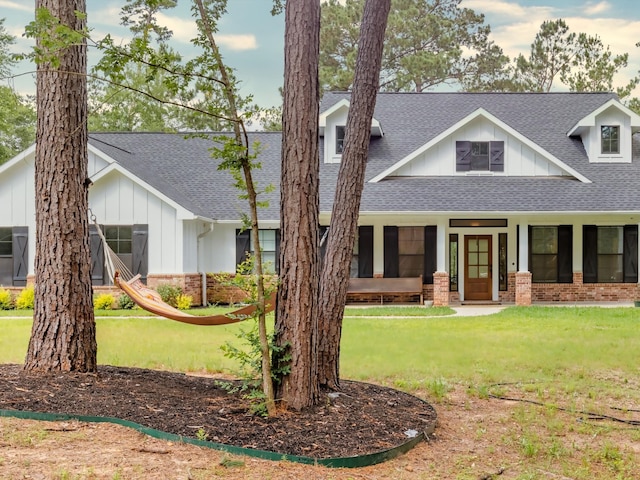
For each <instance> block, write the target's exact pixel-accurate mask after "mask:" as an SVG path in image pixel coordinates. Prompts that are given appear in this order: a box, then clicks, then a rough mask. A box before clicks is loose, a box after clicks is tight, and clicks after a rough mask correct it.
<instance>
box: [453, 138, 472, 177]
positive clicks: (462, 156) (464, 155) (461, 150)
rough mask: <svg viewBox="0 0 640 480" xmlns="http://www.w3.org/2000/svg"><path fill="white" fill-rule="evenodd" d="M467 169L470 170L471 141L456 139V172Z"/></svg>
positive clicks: (466, 170)
mask: <svg viewBox="0 0 640 480" xmlns="http://www.w3.org/2000/svg"><path fill="white" fill-rule="evenodd" d="M469 170H471V142H470V141H467V140H458V141H456V172H468V171H469Z"/></svg>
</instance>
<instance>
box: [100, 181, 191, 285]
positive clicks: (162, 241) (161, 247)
mask: <svg viewBox="0 0 640 480" xmlns="http://www.w3.org/2000/svg"><path fill="white" fill-rule="evenodd" d="M89 205H90V207H91V210H92V211H93V213H94V215H95V216H96V218H97V221H98V223H99V224H101V225H135V224H143V225H148V226H149V243H148V261H149V272H150V273H154V274H160V273H176V272H182V271H183V253H184V250H183V238H182V237H183V235H182V234H183V225H182V223H183V221H182V220H179V219H178V215H177V211H176V208H174V207H173V206H172V205H169V204H168V203H167V202H165V201H164V200H162V199H161V198H159V197H157V196H156V195H154V194H153V193H151V192H149V191H148V190H146V189H145V188H144V187H142V186H140V185H139V184H137V183H135V182H134V181H133V180H132V179H130V178H128V177H125V176H124V175H122V174H121V173H120V172H117V171H113V172H110V173H109V174H107V175H105V176H104V177H102V178H100V180H99V181H98V182H96V183H95V184H94V185H93V186H92V187H91V189H90V190H89Z"/></svg>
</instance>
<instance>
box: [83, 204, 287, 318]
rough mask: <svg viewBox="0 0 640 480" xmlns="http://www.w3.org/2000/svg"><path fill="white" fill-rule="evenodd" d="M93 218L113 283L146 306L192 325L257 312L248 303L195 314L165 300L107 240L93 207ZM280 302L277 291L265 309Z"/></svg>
mask: <svg viewBox="0 0 640 480" xmlns="http://www.w3.org/2000/svg"><path fill="white" fill-rule="evenodd" d="M89 212H90V214H91V217H90V218H91V221H92V222H93V224H94V225H95V227H96V230H97V232H98V235H99V236H100V240H101V241H102V246H103V250H104V258H105V266H106V269H107V274H108V275H109V278H111V280H112V281H113V284H114V285H115V286H117V287H118V288H119V289H120V290H122V291H123V292H124V293H126V294H127V295H128V296H129V298H131V300H133V302H134V303H135V304H136V305H138V306H139V307H140V308H142V309H143V310H146V311H148V312H151V313H154V314H156V315H159V316H161V317H164V318H168V319H170V320H176V321H178V322H183V323H188V324H191V325H205V326H212V325H228V324H230V323H237V322H241V321H243V320H246V319H247V318H251V317H253V316H254V315H255V312H256V310H257V308H258V307H257V305H247V306H246V307H242V308H240V309H237V310H234V311H233V312H229V313H225V314H218V315H203V316H200V315H191V314H188V313H186V312H184V311H182V310H178V309H177V308H174V307H172V306H171V305H169V304H167V303H165V302H164V301H163V300H162V297H161V296H160V294H159V293H158V292H156V291H155V290H153V289H151V288H149V287H147V286H146V285H145V284H144V283H142V281H141V280H140V275H134V274H133V273H132V272H131V271H130V270H129V268H128V267H127V266H126V264H125V263H124V262H123V261H122V260H121V259H120V257H118V254H117V253H116V252H114V251H113V249H111V247H110V246H109V244H108V243H107V239H106V238H105V236H104V234H103V233H102V229H101V228H100V225H98V222H97V219H96V216H95V215H94V214H93V212H91V210H89ZM275 303H276V294H275V292H274V293H272V294H271V296H270V297H269V298H268V299H267V301H266V302H265V313H269V312H271V311H273V310H274V308H275Z"/></svg>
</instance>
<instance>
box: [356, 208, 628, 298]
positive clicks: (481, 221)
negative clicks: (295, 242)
mask: <svg viewBox="0 0 640 480" xmlns="http://www.w3.org/2000/svg"><path fill="white" fill-rule="evenodd" d="M638 223H639V219H638V218H637V216H633V215H628V214H619V215H586V214H582V215H579V214H576V215H572V216H567V215H549V214H545V215H536V214H534V213H529V214H527V215H513V214H510V215H500V214H495V215H493V214H492V215H487V216H486V217H476V218H472V217H471V215H469V216H462V215H457V216H455V217H454V216H452V215H450V216H426V215H424V216H422V215H405V216H404V217H401V216H399V215H395V216H393V218H384V219H383V218H380V217H377V218H373V217H368V216H367V215H361V218H360V225H361V228H360V232H364V234H361V235H360V238H359V239H358V241H357V246H356V251H355V253H354V261H353V264H354V268H353V270H352V276H372V277H393V276H398V277H403V276H414V277H415V276H418V275H423V278H424V284H423V296H424V299H425V300H426V301H432V302H433V305H435V306H445V305H452V306H454V305H461V304H468V303H471V302H473V303H494V304H496V303H502V304H515V305H531V304H534V303H535V304H538V303H550V302H563V303H611V302H627V303H628V302H633V301H634V300H636V299H638V298H640V285H639V284H638V250H639V248H638V246H639V241H638ZM363 227H364V228H363Z"/></svg>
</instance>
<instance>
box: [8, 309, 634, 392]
mask: <svg viewBox="0 0 640 480" xmlns="http://www.w3.org/2000/svg"><path fill="white" fill-rule="evenodd" d="M421 310H422V311H423V312H427V311H429V310H431V309H427V308H422V309H421ZM395 311H396V312H399V313H397V315H398V317H397V318H393V317H390V316H389V315H392V314H393V313H394V312H393V310H389V309H385V311H384V314H383V315H382V316H381V317H371V316H367V317H358V316H352V313H351V312H352V310H351V309H349V310H347V316H346V317H345V321H344V326H343V339H342V357H341V359H342V362H341V371H342V375H343V376H344V377H346V378H353V379H362V380H371V381H376V382H380V383H391V384H394V383H400V384H403V385H414V384H417V383H420V382H425V381H429V379H434V378H448V379H450V380H451V381H464V382H472V383H489V382H499V381H522V380H532V379H537V380H544V379H552V378H558V377H562V376H566V375H571V376H572V377H573V376H578V377H580V376H585V375H586V373H585V372H590V374H592V373H593V372H596V371H606V370H615V371H618V372H620V373H621V374H624V375H628V376H633V375H638V367H637V358H638V357H637V354H638V351H640V335H638V327H639V326H640V325H639V323H640V310H638V309H634V308H598V307H591V308H576V307H520V308H519V307H509V308H506V309H505V310H503V311H502V312H501V313H498V314H495V315H490V316H484V317H451V316H438V317H422V318H417V317H416V318H412V317H404V309H403V308H397V309H395ZM133 312H135V313H136V314H137V313H139V311H133ZM373 313H375V312H370V314H373ZM241 325H242V324H235V325H229V326H217V327H200V326H193V325H185V324H182V323H178V322H174V321H171V320H165V319H159V318H153V317H150V318H108V317H104V318H102V317H101V318H98V320H97V335H98V360H99V362H100V363H101V364H114V365H130V366H138V367H146V368H156V369H169V370H180V371H184V370H206V371H233V370H234V364H233V362H232V361H231V360H229V359H226V358H224V356H223V355H222V352H221V351H220V346H221V345H222V344H224V343H225V342H226V341H232V342H233V341H235V335H236V333H237V332H238V330H239V329H240V328H242V326H241ZM30 326H31V320H30V319H28V318H24V319H5V320H3V321H2V330H1V331H2V335H1V336H0V361H2V362H21V361H22V359H23V357H24V354H25V352H26V347H27V342H28V338H29V334H30Z"/></svg>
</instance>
